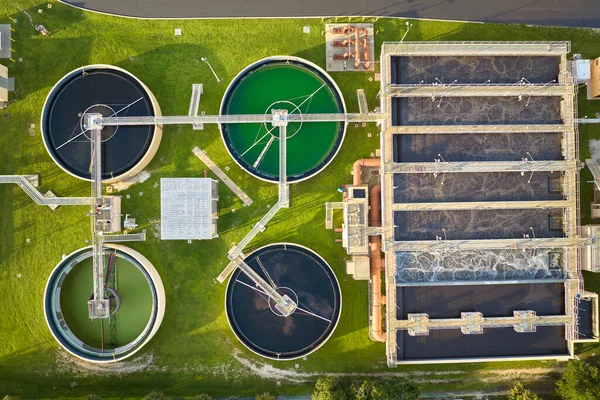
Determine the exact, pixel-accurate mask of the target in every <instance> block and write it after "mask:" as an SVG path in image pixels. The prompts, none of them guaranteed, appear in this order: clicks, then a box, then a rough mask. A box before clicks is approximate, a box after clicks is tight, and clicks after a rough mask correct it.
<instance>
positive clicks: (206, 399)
mask: <svg viewBox="0 0 600 400" xmlns="http://www.w3.org/2000/svg"><path fill="white" fill-rule="evenodd" d="M192 400H213V398H212V396H209V395H207V394H205V393H202V394H199V395H197V396H194V397H192Z"/></svg>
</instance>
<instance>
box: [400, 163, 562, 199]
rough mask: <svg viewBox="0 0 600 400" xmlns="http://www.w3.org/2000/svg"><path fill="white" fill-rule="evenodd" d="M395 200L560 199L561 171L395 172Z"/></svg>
mask: <svg viewBox="0 0 600 400" xmlns="http://www.w3.org/2000/svg"><path fill="white" fill-rule="evenodd" d="M393 179H394V203H434V202H453V201H467V202H471V201H533V200H563V178H562V173H560V172H549V171H538V172H534V173H533V174H532V173H530V172H527V173H525V174H524V175H521V173H520V172H465V173H447V174H438V175H437V176H434V175H433V174H394V178H393Z"/></svg>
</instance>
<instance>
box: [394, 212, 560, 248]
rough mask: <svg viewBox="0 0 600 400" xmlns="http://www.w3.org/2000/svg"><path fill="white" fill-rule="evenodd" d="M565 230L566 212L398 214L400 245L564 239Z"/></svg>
mask: <svg viewBox="0 0 600 400" xmlns="http://www.w3.org/2000/svg"><path fill="white" fill-rule="evenodd" d="M562 226H563V210H562V209H552V210H543V209H527V210H468V211H395V212H394V239H395V240H396V241H410V240H436V238H437V239H438V240H446V239H447V240H465V239H522V238H523V237H524V236H523V235H528V237H530V238H533V237H534V236H535V237H537V238H549V237H563V228H562Z"/></svg>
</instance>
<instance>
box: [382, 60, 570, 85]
mask: <svg viewBox="0 0 600 400" xmlns="http://www.w3.org/2000/svg"><path fill="white" fill-rule="evenodd" d="M559 69H560V57H556V56H550V57H542V56H402V57H392V59H391V72H392V75H391V78H392V83H393V84H413V85H416V84H431V83H440V82H441V83H445V84H448V83H450V82H453V81H454V80H456V81H457V82H456V83H457V84H484V83H486V82H489V83H490V84H495V83H496V84H511V83H516V82H519V81H521V79H522V78H525V79H526V82H530V83H548V82H551V81H553V80H558V73H559ZM436 78H437V79H439V81H438V80H436Z"/></svg>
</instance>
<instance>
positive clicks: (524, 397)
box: [508, 382, 541, 400]
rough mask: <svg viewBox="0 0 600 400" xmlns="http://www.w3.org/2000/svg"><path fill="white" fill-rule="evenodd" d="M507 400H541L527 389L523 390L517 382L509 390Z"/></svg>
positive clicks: (521, 385)
mask: <svg viewBox="0 0 600 400" xmlns="http://www.w3.org/2000/svg"><path fill="white" fill-rule="evenodd" d="M508 399H509V400H541V399H540V397H539V396H538V395H537V394H535V393H533V392H532V391H531V390H529V389H525V387H524V386H523V384H522V383H521V382H518V383H517V384H516V385H515V386H514V387H513V388H512V389H510V395H509V396H508Z"/></svg>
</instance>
